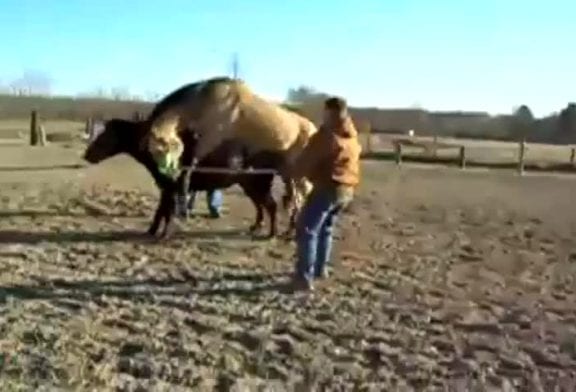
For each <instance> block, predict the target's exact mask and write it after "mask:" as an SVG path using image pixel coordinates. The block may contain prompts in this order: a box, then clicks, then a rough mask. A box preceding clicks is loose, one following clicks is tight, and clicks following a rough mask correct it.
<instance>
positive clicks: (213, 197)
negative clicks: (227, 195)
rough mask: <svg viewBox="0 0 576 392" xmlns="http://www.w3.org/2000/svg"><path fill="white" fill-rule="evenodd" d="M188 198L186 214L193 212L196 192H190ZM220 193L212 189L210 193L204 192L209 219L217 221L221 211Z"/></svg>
mask: <svg viewBox="0 0 576 392" xmlns="http://www.w3.org/2000/svg"><path fill="white" fill-rule="evenodd" d="M188 195H189V197H188V205H187V208H188V213H191V212H192V210H194V201H195V200H196V192H190V193H189V194H188ZM222 199H223V197H222V191H221V190H219V189H214V190H211V191H206V206H207V207H208V212H209V214H210V218H212V219H218V218H220V215H221V211H222V201H223V200H222Z"/></svg>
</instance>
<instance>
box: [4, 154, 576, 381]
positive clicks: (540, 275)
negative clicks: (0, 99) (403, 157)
mask: <svg viewBox="0 0 576 392" xmlns="http://www.w3.org/2000/svg"><path fill="white" fill-rule="evenodd" d="M81 153H82V147H81V145H79V144H76V145H73V146H67V148H64V147H62V146H60V145H57V144H52V145H50V146H48V147H43V148H32V147H27V146H18V145H4V146H0V390H1V391H12V390H22V391H32V390H34V391H41V390H50V391H52V390H74V391H82V390H86V391H88V390H91V391H93V390H97V391H118V390H122V391H128V390H142V391H188V390H190V391H203V390H205V391H211V390H220V391H229V390H237V391H256V390H270V391H272V390H274V391H283V390H286V391H289V390H296V391H307V390H312V389H309V387H310V386H316V387H318V388H319V389H317V390H334V391H340V390H342V391H357V390H360V391H370V390H374V391H381V390H389V391H396V390H397V391H445V390H454V391H468V390H469V391H472V390H476V389H473V388H476V387H480V386H483V387H484V388H486V389H478V390H490V391H492V390H493V391H510V390H518V391H532V390H534V391H554V390H558V391H574V390H576V386H575V384H574V380H575V377H576V322H575V320H576V310H575V309H574V302H575V300H576V291H575V287H576V286H575V283H576V269H575V268H576V267H575V264H574V261H575V260H576V253H575V249H576V241H575V239H574V238H576V237H575V234H576V209H574V195H575V194H576V179H573V178H572V176H560V175H543V174H528V175H526V176H517V175H514V174H512V173H509V172H506V171H483V172H480V171H475V170H470V171H461V170H457V169H454V168H448V167H439V166H414V165H407V166H406V167H402V169H401V170H398V169H397V168H396V167H395V166H394V165H393V164H391V163H387V162H374V161H366V162H365V163H364V166H363V183H362V185H361V188H360V190H359V194H358V196H357V199H356V201H355V202H354V205H353V206H352V210H351V211H350V212H349V213H347V214H346V215H345V216H343V218H342V220H341V222H340V224H339V232H338V243H337V246H336V249H335V252H336V253H335V257H334V260H333V268H334V269H333V273H332V275H331V277H330V278H329V279H328V280H327V281H325V282H322V283H320V284H319V286H318V288H317V291H316V292H315V293H314V294H312V295H302V294H300V295H291V294H286V293H284V292H283V291H282V290H281V287H282V284H283V283H284V282H285V281H286V280H287V278H288V277H289V274H290V273H291V271H292V263H293V252H294V247H293V245H292V244H288V243H285V242H282V241H280V240H272V241H258V240H255V239H252V238H250V236H248V235H247V234H245V229H246V228H247V226H248V225H249V223H250V222H251V220H252V217H253V216H252V209H251V207H250V203H249V202H248V201H247V199H246V198H245V197H243V196H242V195H241V194H240V193H239V191H238V190H237V189H236V188H234V189H230V190H227V191H226V193H225V205H226V208H227V211H226V212H225V214H224V216H223V217H222V219H220V220H207V219H205V218H203V216H202V215H199V216H198V217H196V218H195V219H193V220H191V221H189V222H186V223H181V224H180V230H179V232H178V234H177V235H176V237H175V238H173V239H171V240H169V241H167V242H161V243H158V242H155V241H152V240H150V239H149V238H147V237H146V236H145V235H143V232H144V231H145V229H146V227H147V225H148V223H149V222H150V219H151V214H152V212H153V209H154V207H155V204H156V202H157V191H156V189H155V187H154V185H153V183H152V181H151V179H150V178H149V176H148V175H147V173H145V172H144V170H143V169H142V168H140V167H139V166H137V165H136V164H135V163H134V162H132V161H130V160H129V159H128V158H125V157H118V158H115V159H112V160H110V161H108V162H105V163H103V164H100V165H97V166H92V167H88V168H78V167H77V166H76V165H77V164H78V163H79V162H80V156H81ZM197 210H198V212H199V213H202V212H204V211H205V210H206V209H205V206H204V203H203V198H198V205H197ZM137 388H139V389H137ZM266 388H267V389H266ZM555 388H557V389H555Z"/></svg>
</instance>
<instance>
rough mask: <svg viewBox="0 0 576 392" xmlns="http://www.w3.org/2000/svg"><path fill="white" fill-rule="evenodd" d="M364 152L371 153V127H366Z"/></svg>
mask: <svg viewBox="0 0 576 392" xmlns="http://www.w3.org/2000/svg"><path fill="white" fill-rule="evenodd" d="M366 152H367V153H368V154H371V153H372V127H371V126H369V127H368V138H367V139H366Z"/></svg>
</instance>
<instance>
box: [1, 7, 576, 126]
mask: <svg viewBox="0 0 576 392" xmlns="http://www.w3.org/2000/svg"><path fill="white" fill-rule="evenodd" d="M574 15H576V2H574V1H573V0H548V1H541V0H523V1H520V0H482V1H472V0H404V1H401V0H314V1H312V0H309V1H304V0H290V1H279V0H277V1H272V0H268V1H264V0H243V1H236V0H227V1H226V0H207V1H198V0H154V1H152V0H140V1H135V0H98V1H94V0H52V1H49V0H0V36H1V37H2V39H1V40H0V53H1V54H2V55H1V56H0V59H1V61H0V83H2V82H4V83H6V82H8V81H10V80H12V79H15V78H17V77H19V76H20V75H21V74H22V72H23V71H24V70H26V69H32V70H40V71H43V72H46V73H48V74H49V75H50V76H51V77H52V78H53V80H54V83H53V91H54V92H55V93H59V94H76V93H85V92H90V91H94V90H96V89H97V88H98V87H105V88H111V87H125V88H129V89H130V91H131V92H132V93H134V94H147V93H150V92H157V93H160V94H165V93H168V92H169V91H171V90H173V89H175V88H177V87H178V86H180V85H181V84H184V83H188V82H190V81H194V80H197V79H201V78H204V77H210V76H215V75H221V74H229V73H230V69H231V66H230V63H231V55H232V53H233V52H238V54H239V60H240V76H241V77H242V78H243V79H245V80H246V81H247V82H248V83H249V84H250V85H251V86H252V87H253V88H254V89H255V90H256V91H257V92H258V93H260V94H261V95H263V96H265V97H268V98H271V99H278V100H280V99H283V98H284V97H285V96H286V92H287V90H288V88H290V87H295V86H298V85H300V84H305V85H309V86H312V87H315V88H317V89H318V90H322V91H326V92H329V93H334V94H340V95H342V96H344V97H346V98H347V99H348V100H349V101H350V103H351V104H352V105H354V106H379V107H413V106H420V107H424V108H428V109H433V110H453V109H454V110H456V109H458V110H486V111H489V112H492V113H509V112H511V111H512V109H513V108H514V107H515V106H517V105H519V104H528V105H529V106H530V107H531V108H532V109H533V111H534V113H535V114H536V115H543V114H548V113H550V112H553V111H556V110H558V109H560V108H561V107H563V106H565V105H566V103H567V102H568V101H573V100H576V50H574V43H575V41H574V39H576V22H575V21H574Z"/></svg>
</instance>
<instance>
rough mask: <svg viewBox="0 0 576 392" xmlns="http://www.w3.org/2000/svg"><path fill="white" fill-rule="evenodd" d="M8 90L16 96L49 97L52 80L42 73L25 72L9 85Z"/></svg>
mask: <svg viewBox="0 0 576 392" xmlns="http://www.w3.org/2000/svg"><path fill="white" fill-rule="evenodd" d="M10 89H11V90H12V92H13V93H14V94H17V95H50V93H51V90H52V78H51V77H50V76H49V75H48V74H47V73H46V72H43V71H38V70H25V71H24V72H23V73H22V76H21V77H19V78H17V79H15V80H13V81H12V82H11V83H10Z"/></svg>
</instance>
